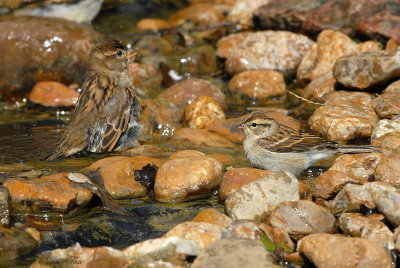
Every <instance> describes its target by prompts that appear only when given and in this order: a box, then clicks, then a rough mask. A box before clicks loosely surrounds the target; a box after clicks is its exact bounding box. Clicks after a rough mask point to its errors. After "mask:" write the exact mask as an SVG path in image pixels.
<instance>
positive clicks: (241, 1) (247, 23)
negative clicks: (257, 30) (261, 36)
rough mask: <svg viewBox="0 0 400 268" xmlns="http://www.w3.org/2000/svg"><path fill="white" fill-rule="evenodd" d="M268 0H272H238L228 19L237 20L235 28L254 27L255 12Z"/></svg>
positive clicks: (268, 0)
mask: <svg viewBox="0 0 400 268" xmlns="http://www.w3.org/2000/svg"><path fill="white" fill-rule="evenodd" d="M268 2H270V0H236V1H235V3H234V4H233V6H232V10H231V11H230V12H229V14H228V17H227V20H228V21H232V22H236V25H235V28H237V29H240V30H244V29H252V28H253V27H254V25H253V12H254V11H255V10H257V8H259V7H261V6H263V5H265V4H267V3H268Z"/></svg>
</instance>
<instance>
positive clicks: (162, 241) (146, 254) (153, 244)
mask: <svg viewBox="0 0 400 268" xmlns="http://www.w3.org/2000/svg"><path fill="white" fill-rule="evenodd" d="M123 252H124V253H125V255H126V256H127V258H128V261H129V266H131V267H145V266H147V267H149V266H152V263H153V262H157V261H162V262H163V263H167V264H169V265H171V266H172V265H173V266H174V267H175V266H179V265H182V266H184V267H186V266H187V265H188V263H187V262H186V257H187V256H197V255H198V254H199V248H198V247H197V244H196V243H195V242H193V241H191V240H186V239H182V238H179V237H176V236H171V237H168V238H156V239H150V240H146V241H143V242H140V243H137V244H135V245H132V246H130V247H127V248H126V249H124V250H123ZM167 264H166V265H167Z"/></svg>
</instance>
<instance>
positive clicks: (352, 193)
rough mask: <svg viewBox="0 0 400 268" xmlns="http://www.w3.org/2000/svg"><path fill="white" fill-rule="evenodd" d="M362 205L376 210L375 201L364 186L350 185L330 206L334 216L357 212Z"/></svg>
mask: <svg viewBox="0 0 400 268" xmlns="http://www.w3.org/2000/svg"><path fill="white" fill-rule="evenodd" d="M360 205H366V206H367V207H369V208H375V203H374V199H373V198H372V195H371V193H370V192H369V190H368V188H367V187H366V186H364V185H357V184H352V183H348V184H346V185H345V186H344V187H343V188H342V190H340V192H339V193H338V194H337V195H336V197H335V198H334V199H333V200H332V202H331V204H330V211H331V213H332V214H338V213H341V212H351V211H356V210H358V209H359V208H360Z"/></svg>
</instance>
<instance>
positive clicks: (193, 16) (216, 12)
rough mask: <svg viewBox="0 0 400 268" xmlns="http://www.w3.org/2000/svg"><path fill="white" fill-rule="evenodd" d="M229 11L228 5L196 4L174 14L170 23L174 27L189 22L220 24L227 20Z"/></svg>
mask: <svg viewBox="0 0 400 268" xmlns="http://www.w3.org/2000/svg"><path fill="white" fill-rule="evenodd" d="M229 10H230V7H229V6H228V5H217V4H209V3H201V4H194V5H190V6H188V7H185V8H182V9H181V10H179V11H178V12H176V13H174V14H172V15H171V16H170V17H169V18H168V21H169V23H170V24H171V25H172V26H174V27H177V26H179V25H181V24H184V23H185V22H187V21H188V20H189V21H192V22H193V23H197V24H200V25H210V24H220V23H222V22H224V21H225V20H226V15H227V14H228V12H229Z"/></svg>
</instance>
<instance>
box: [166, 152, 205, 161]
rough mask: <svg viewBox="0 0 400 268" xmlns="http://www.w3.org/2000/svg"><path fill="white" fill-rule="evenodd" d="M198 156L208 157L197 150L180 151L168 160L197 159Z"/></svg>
mask: <svg viewBox="0 0 400 268" xmlns="http://www.w3.org/2000/svg"><path fill="white" fill-rule="evenodd" d="M196 156H206V154H205V153H203V152H200V151H196V150H179V151H176V152H174V153H172V154H171V155H170V156H169V157H168V159H174V158H186V157H196Z"/></svg>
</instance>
